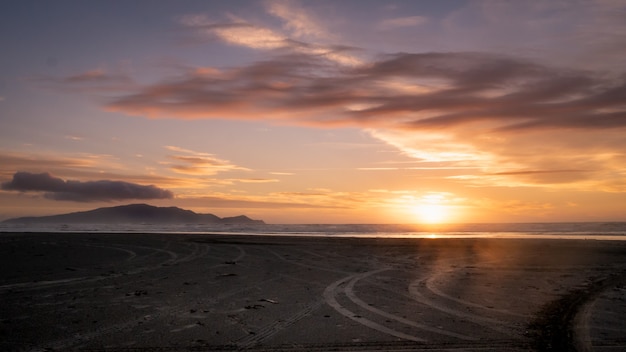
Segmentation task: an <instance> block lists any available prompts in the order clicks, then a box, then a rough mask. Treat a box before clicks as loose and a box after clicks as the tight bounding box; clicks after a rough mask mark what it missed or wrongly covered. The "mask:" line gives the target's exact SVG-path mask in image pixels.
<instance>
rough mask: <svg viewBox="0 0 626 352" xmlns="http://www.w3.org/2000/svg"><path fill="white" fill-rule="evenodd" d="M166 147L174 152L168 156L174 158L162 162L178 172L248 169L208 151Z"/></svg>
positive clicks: (191, 172)
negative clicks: (170, 160) (171, 161)
mask: <svg viewBox="0 0 626 352" xmlns="http://www.w3.org/2000/svg"><path fill="white" fill-rule="evenodd" d="M165 148H166V149H168V150H170V151H173V152H176V153H177V154H174V155H170V156H169V158H170V159H172V160H174V162H173V163H170V162H164V163H163V164H165V165H168V166H169V168H170V169H171V170H172V171H174V172H176V173H179V174H186V175H202V176H208V175H214V174H216V173H218V172H226V171H234V170H243V171H247V170H248V169H246V168H244V167H241V166H237V165H234V164H232V163H231V162H230V161H228V160H222V159H219V158H217V157H216V156H215V155H213V154H210V153H203V152H196V151H193V150H189V149H184V148H180V147H176V146H166V147H165Z"/></svg>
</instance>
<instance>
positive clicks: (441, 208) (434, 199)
mask: <svg viewBox="0 0 626 352" xmlns="http://www.w3.org/2000/svg"><path fill="white" fill-rule="evenodd" d="M446 203H447V199H446V195H445V194H440V193H429V194H426V195H425V196H423V197H421V198H420V199H419V200H417V201H416V204H415V205H414V206H412V207H411V210H412V212H413V213H414V214H415V215H416V216H417V218H418V220H419V221H420V222H421V223H426V224H441V223H445V222H449V221H450V220H452V215H453V214H452V213H453V209H452V207H451V206H450V205H449V204H446Z"/></svg>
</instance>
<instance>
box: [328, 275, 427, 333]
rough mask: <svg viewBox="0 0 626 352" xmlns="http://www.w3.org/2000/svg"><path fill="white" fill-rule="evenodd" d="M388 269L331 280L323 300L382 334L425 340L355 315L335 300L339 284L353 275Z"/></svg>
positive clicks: (352, 277)
mask: <svg viewBox="0 0 626 352" xmlns="http://www.w3.org/2000/svg"><path fill="white" fill-rule="evenodd" d="M386 270H389V268H382V269H377V270H373V271H368V272H366V273H359V274H353V275H349V276H347V277H344V278H343V279H339V280H337V281H335V282H333V283H332V284H330V285H329V286H328V287H326V289H325V290H324V295H323V297H324V300H325V301H326V303H327V304H328V305H330V306H331V307H333V308H334V309H335V310H336V311H337V312H339V314H341V315H343V316H345V317H347V318H349V319H352V320H354V321H356V322H357V323H359V324H361V325H364V326H367V327H369V328H371V329H374V330H377V331H379V332H382V333H384V334H387V335H391V336H395V337H399V338H401V339H404V340H409V341H415V342H426V340H425V339H422V338H419V337H417V336H413V335H408V334H405V333H403V332H400V331H396V330H393V329H390V328H388V327H386V326H383V325H380V324H378V323H375V322H373V321H371V320H368V319H365V318H362V317H357V316H356V314H354V313H353V312H352V311H350V310H348V309H346V308H345V307H344V306H342V305H341V304H340V303H339V302H337V298H336V297H335V296H336V295H337V291H338V290H339V286H341V285H343V284H345V283H346V282H348V281H350V280H352V279H354V278H355V277H359V276H362V275H366V274H367V275H373V274H376V273H379V272H382V271H386Z"/></svg>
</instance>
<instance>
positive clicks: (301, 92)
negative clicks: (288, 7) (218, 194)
mask: <svg viewBox="0 0 626 352" xmlns="http://www.w3.org/2000/svg"><path fill="white" fill-rule="evenodd" d="M625 101H626V74H621V75H609V74H606V73H605V72H597V71H591V70H573V69H568V68H559V67H554V66H549V65H546V64H542V63H539V62H536V61H532V60H527V59H522V58H515V57H510V56H504V55H497V54H492V53H477V52H457V53H452V52H449V53H420V54H411V53H398V54H393V55H384V56H381V57H380V58H379V59H378V60H376V61H373V62H371V63H369V64H363V65H359V66H356V67H350V68H346V67H340V66H338V65H336V64H334V63H332V62H329V61H328V60H326V59H324V58H320V57H315V56H311V55H302V54H291V55H280V56H275V57H272V58H269V59H267V60H265V61H259V62H256V63H252V64H250V65H247V66H242V67H238V68H231V69H228V70H217V72H216V71H215V70H214V71H211V73H210V74H205V73H198V72H194V71H189V70H187V71H185V72H183V73H182V74H181V75H180V76H178V77H177V78H175V79H171V80H167V81H163V82H159V83H156V84H153V85H147V86H144V87H142V88H140V89H138V90H136V91H135V92H133V93H132V94H128V95H120V96H118V97H117V98H115V99H113V100H111V101H110V102H109V104H108V105H107V106H106V108H107V109H109V110H112V111H117V112H121V113H125V114H129V115H139V116H147V117H152V118H182V119H239V120H257V121H263V122H268V121H273V122H274V123H279V124H292V125H302V126H315V127H321V128H332V127H356V128H362V129H365V130H366V131H368V132H369V133H370V135H371V136H373V137H375V138H377V139H379V140H382V141H384V142H385V143H388V144H390V145H393V146H395V147H397V148H398V149H399V150H401V151H403V152H404V153H405V154H406V155H408V156H410V157H412V158H414V159H417V160H418V161H429V162H445V163H447V164H445V165H441V166H444V167H446V166H465V167H474V168H476V167H479V168H481V169H482V170H484V173H483V174H475V175H473V176H476V177H483V178H484V179H493V178H499V179H508V180H510V179H515V180H516V182H520V181H523V184H526V185H540V184H550V185H551V184H554V183H555V182H556V183H558V182H557V179H559V178H561V180H562V182H561V183H563V182H564V181H566V183H567V182H569V183H571V184H579V185H582V184H581V183H580V182H582V181H583V180H587V181H588V180H590V179H593V178H596V180H597V182H607V183H612V184H616V180H617V179H618V178H619V177H623V176H624V172H623V171H620V170H623V169H624V168H625V167H626V163H625V162H624V160H622V159H623V158H619V157H617V156H615V155H621V154H622V152H621V151H623V150H624V148H626V140H624V139H623V137H620V136H623V130H624V129H625V128H626V104H625V103H624V102H625ZM538 141H540V142H538ZM605 156H606V157H605ZM205 157H209V156H205ZM178 160H181V161H182V159H178ZM186 164H189V165H187V166H189V167H191V166H193V163H191V162H190V160H186ZM511 170H535V171H538V172H536V173H533V174H524V173H507V171H511ZM550 170H593V171H590V172H575V173H574V172H571V173H553V172H550ZM182 171H185V170H182ZM543 171H546V172H543ZM185 172H188V170H187V171H185ZM498 173H500V174H498ZM458 176H460V175H458ZM465 176H472V175H465ZM473 176H472V177H469V178H465V180H469V179H474V180H475V179H476V178H475V177H473ZM605 178H606V179H605ZM459 179H460V178H459ZM585 182H586V181H585ZM585 186H589V184H585ZM596 186H598V187H600V188H602V187H604V186H601V185H599V184H596ZM614 188H615V187H613V189H614Z"/></svg>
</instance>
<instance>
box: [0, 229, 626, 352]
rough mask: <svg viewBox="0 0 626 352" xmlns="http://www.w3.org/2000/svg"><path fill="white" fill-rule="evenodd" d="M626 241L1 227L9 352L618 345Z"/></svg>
mask: <svg viewBox="0 0 626 352" xmlns="http://www.w3.org/2000/svg"><path fill="white" fill-rule="evenodd" d="M625 281H626V242H620V241H613V242H610V241H590V240H528V239H524V240H516V239H354V238H352V239H350V238H287V237H265V236H224V235H182V234H181V235H174V234H167V235H165V234H163V235H160V234H71V233H64V234H43V233H27V234H10V233H3V234H0V350H2V351H44V350H95V351H220V350H282V351H328V350H333V351H381V350H382V351H407V350H428V351H528V350H538V351H550V350H554V351H567V350H572V351H574V350H576V351H618V350H625V349H626V319H625V317H626V287H625V286H624V284H625V283H626V282H625Z"/></svg>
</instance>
